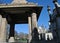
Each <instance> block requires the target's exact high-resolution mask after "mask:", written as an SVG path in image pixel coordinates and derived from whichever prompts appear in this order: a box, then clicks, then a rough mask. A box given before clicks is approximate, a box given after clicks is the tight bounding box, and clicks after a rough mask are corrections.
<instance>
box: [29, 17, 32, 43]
mask: <svg viewBox="0 0 60 43" xmlns="http://www.w3.org/2000/svg"><path fill="white" fill-rule="evenodd" d="M28 24H29V43H30V42H31V39H32V36H31V16H28Z"/></svg>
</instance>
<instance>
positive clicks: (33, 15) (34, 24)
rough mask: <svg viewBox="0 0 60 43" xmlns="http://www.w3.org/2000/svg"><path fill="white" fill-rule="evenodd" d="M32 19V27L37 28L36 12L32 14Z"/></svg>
mask: <svg viewBox="0 0 60 43" xmlns="http://www.w3.org/2000/svg"><path fill="white" fill-rule="evenodd" d="M31 17H32V18H31V20H32V29H34V28H35V27H36V28H37V14H36V13H32V15H31Z"/></svg>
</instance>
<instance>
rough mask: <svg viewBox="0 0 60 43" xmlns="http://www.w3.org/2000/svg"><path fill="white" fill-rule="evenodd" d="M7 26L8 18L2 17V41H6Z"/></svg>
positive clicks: (0, 35) (0, 39)
mask: <svg viewBox="0 0 60 43" xmlns="http://www.w3.org/2000/svg"><path fill="white" fill-rule="evenodd" d="M6 26H7V20H6V18H2V23H1V33H0V42H6V31H7V27H6Z"/></svg>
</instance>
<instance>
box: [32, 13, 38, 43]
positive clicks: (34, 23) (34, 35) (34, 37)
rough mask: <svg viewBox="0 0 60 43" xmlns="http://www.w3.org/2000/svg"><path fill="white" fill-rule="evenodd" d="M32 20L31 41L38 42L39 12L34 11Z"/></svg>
mask: <svg viewBox="0 0 60 43" xmlns="http://www.w3.org/2000/svg"><path fill="white" fill-rule="evenodd" d="M31 21H32V25H31V26H32V33H31V34H32V40H31V43H38V41H39V36H38V30H37V14H36V13H32V15H31Z"/></svg>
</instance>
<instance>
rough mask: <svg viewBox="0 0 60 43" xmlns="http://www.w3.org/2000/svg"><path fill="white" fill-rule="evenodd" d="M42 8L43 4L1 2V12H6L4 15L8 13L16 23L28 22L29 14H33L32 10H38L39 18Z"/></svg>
mask: <svg viewBox="0 0 60 43" xmlns="http://www.w3.org/2000/svg"><path fill="white" fill-rule="evenodd" d="M41 10H42V6H37V5H36V4H8V5H6V4H0V11H1V12H0V13H1V14H2V13H4V14H2V15H6V14H7V15H8V16H9V17H10V19H11V20H12V21H14V23H15V24H18V23H21V24H22V23H28V15H31V13H32V12H36V13H37V18H39V15H40V13H41ZM37 20H38V19H37ZM8 23H10V21H8Z"/></svg>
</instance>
